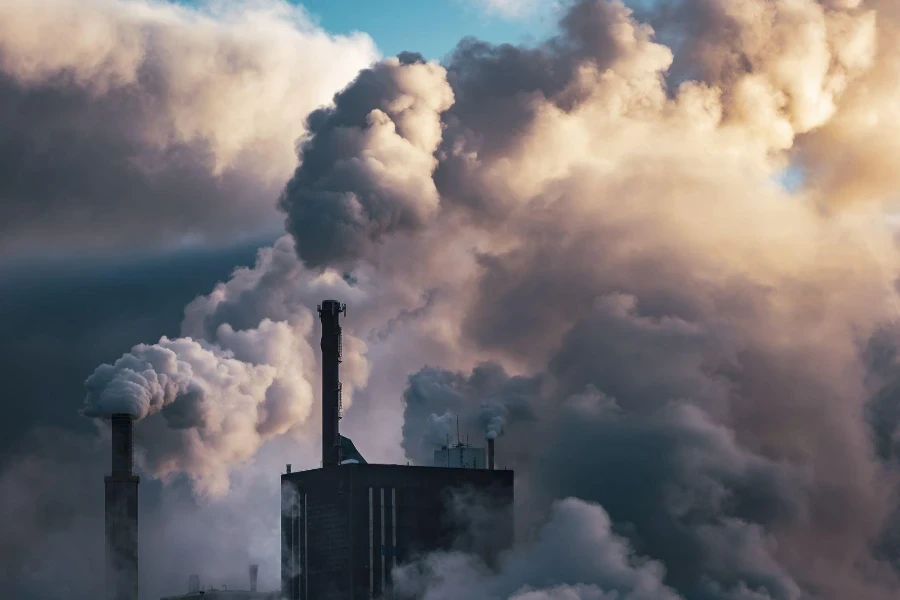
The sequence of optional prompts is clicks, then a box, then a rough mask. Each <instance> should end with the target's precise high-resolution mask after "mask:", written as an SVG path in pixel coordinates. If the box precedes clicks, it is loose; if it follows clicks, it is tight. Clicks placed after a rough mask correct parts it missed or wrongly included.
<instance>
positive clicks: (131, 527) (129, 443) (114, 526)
mask: <svg viewBox="0 0 900 600" xmlns="http://www.w3.org/2000/svg"><path fill="white" fill-rule="evenodd" d="M110 424H111V426H112V472H111V473H110V474H109V475H107V476H106V477H105V478H104V481H105V483H106V598H107V600H137V597H138V483H139V482H140V479H139V478H138V476H137V475H135V474H134V473H133V465H134V437H133V427H134V419H133V417H132V416H131V415H128V414H122V413H117V414H114V415H112V417H110Z"/></svg>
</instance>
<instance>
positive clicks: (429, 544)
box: [105, 300, 514, 600]
mask: <svg viewBox="0 0 900 600" xmlns="http://www.w3.org/2000/svg"><path fill="white" fill-rule="evenodd" d="M341 314H344V315H346V305H344V304H342V303H340V302H337V301H335V300H326V301H325V302H323V303H322V304H321V305H320V306H319V315H320V319H321V322H322V342H321V344H322V345H321V347H322V467H321V468H319V469H311V470H308V471H301V472H294V473H292V472H291V470H290V465H288V468H287V473H286V474H284V475H282V476H281V486H282V500H281V534H282V540H281V585H282V589H281V590H280V591H277V592H270V593H265V592H258V591H257V590H256V579H257V568H256V566H255V565H254V566H251V569H250V589H249V590H227V589H224V588H223V589H213V588H207V589H201V587H200V581H199V577H198V576H196V575H192V576H191V577H190V578H189V583H188V589H187V594H184V595H180V596H170V597H168V598H164V599H163V600H198V599H201V598H202V599H203V600H276V599H277V600H359V599H363V598H366V599H369V600H373V599H374V598H385V599H388V598H394V597H395V595H394V593H393V590H392V586H391V581H392V575H391V571H392V569H393V568H394V567H396V566H398V565H400V564H402V563H404V562H407V561H409V560H411V559H415V558H416V557H417V556H421V555H422V554H425V553H428V552H432V551H435V550H440V549H449V548H457V549H461V550H466V551H472V552H476V553H478V554H479V555H480V556H482V557H483V558H484V559H485V561H486V562H487V563H488V564H490V563H491V562H492V561H493V559H494V558H495V557H496V556H497V555H498V554H499V553H500V552H501V551H502V550H504V549H505V548H507V547H509V546H510V545H511V544H512V537H513V527H512V523H513V514H512V505H513V479H514V475H513V472H512V471H509V470H495V469H494V439H493V438H492V437H490V438H489V439H488V448H487V455H486V457H485V451H484V449H483V448H474V447H472V446H469V445H468V444H462V443H460V442H459V440H458V441H457V444H456V445H455V446H450V445H449V444H448V445H447V446H446V447H444V448H441V449H439V450H437V451H436V452H435V455H434V456H435V464H434V465H433V466H409V465H406V466H403V465H379V464H369V463H368V462H367V461H366V460H365V458H363V456H362V454H361V453H360V452H359V451H358V450H357V448H356V447H355V445H354V444H353V442H352V441H351V440H350V439H348V438H346V437H344V436H342V435H341V434H340V426H339V425H340V419H341V416H342V414H341V412H342V407H341V382H340V372H339V369H340V363H341V346H342V344H341V327H340V321H339V319H340V315H341ZM111 427H112V470H111V473H110V474H109V475H107V476H106V477H105V484H106V527H105V537H106V599H107V600H138V484H139V482H140V480H139V478H138V476H137V475H135V474H134V471H133V466H134V443H133V417H132V416H131V415H127V414H115V415H112V417H111ZM457 437H458V436H457ZM470 502H475V503H476V504H477V507H478V510H477V511H473V513H474V514H477V515H479V516H483V515H485V514H487V515H489V518H488V519H487V522H484V521H481V522H479V527H477V528H473V527H471V525H472V523H471V522H470V520H471V517H472V515H470V514H468V513H467V508H468V507H470V506H473V505H472V504H470ZM273 518H276V517H275V515H273ZM476 529H477V530H478V532H477V533H474V534H473V531H475V530H476ZM485 530H488V534H487V535H484V531H485Z"/></svg>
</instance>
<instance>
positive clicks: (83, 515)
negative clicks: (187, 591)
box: [0, 245, 256, 600]
mask: <svg viewBox="0 0 900 600" xmlns="http://www.w3.org/2000/svg"><path fill="white" fill-rule="evenodd" d="M255 251H256V248H255V245H254V246H249V247H244V248H235V249H233V250H230V251H223V252H219V253H206V252H200V253H181V254H173V255H167V256H163V257H160V258H156V259H146V258H145V259H143V260H140V261H128V262H122V261H106V262H105V263H97V262H90V261H77V262H74V263H73V262H68V261H59V262H55V263H52V264H46V263H40V262H37V261H31V262H29V263H26V264H20V265H17V266H16V267H6V268H5V269H4V270H3V271H2V275H0V373H2V376H3V381H4V387H5V389H6V392H5V393H6V396H5V397H6V398H7V401H6V402H5V403H4V418H3V420H2V424H3V427H2V431H0V455H2V457H3V459H2V461H0V498H2V500H0V502H2V513H0V514H2V517H0V531H3V536H2V537H3V543H2V548H0V552H2V556H0V569H2V570H0V585H2V587H3V588H4V589H5V590H7V593H8V594H9V595H10V597H15V598H35V599H47V600H50V599H55V598H60V599H62V598H75V599H76V600H81V599H82V598H84V599H85V600H86V599H88V598H95V597H97V594H99V593H101V592H102V581H103V580H102V577H100V576H98V573H101V572H102V552H103V538H102V526H103V512H102V511H103V475H104V473H105V472H106V471H107V470H108V469H109V445H108V441H107V439H105V438H104V437H102V436H101V437H98V436H97V435H96V433H95V431H96V430H95V427H94V425H93V424H92V422H91V421H89V420H88V419H85V418H84V417H82V416H80V415H79V414H78V407H79V406H80V404H81V402H82V401H83V398H84V379H85V377H86V375H87V374H89V373H90V372H91V371H92V370H93V369H94V367H96V365H97V364H99V363H101V362H104V361H109V360H113V359H114V358H115V357H117V356H119V355H120V354H121V353H122V352H123V351H125V350H127V349H128V348H130V347H131V346H133V345H134V344H135V343H138V342H139V341H142V340H145V339H148V338H149V339H158V338H159V336H161V335H164V334H169V335H174V334H177V333H178V331H179V328H180V323H181V320H182V318H183V314H184V306H185V304H186V303H187V302H189V301H190V300H191V299H193V298H194V297H195V296H196V295H197V294H199V293H201V292H204V291H206V290H208V289H209V288H210V286H211V285H213V284H214V283H215V282H216V281H217V280H220V279H224V278H226V277H227V276H228V274H229V273H230V272H231V271H232V269H233V268H234V267H235V265H240V264H250V263H252V261H253V257H254V255H255ZM48 373H52V376H49V375H48ZM142 490H143V491H142V502H143V504H142V518H145V517H147V518H148V522H152V521H153V519H154V518H157V519H160V520H164V518H163V517H162V516H161V515H160V516H156V517H154V516H153V515H154V514H155V513H157V511H158V510H159V494H158V490H156V491H154V486H153V483H152V482H151V481H145V482H144V484H143V486H142ZM241 562H245V561H244V559H242V561H241ZM147 564H148V565H151V564H153V561H148V562H147ZM179 576H180V573H179ZM163 579H165V577H163ZM162 583H164V582H152V586H151V588H152V589H158V588H155V587H153V586H156V585H159V584H162ZM163 589H171V588H163ZM178 589H180V586H179V587H178V588H176V589H175V590H172V591H177V590H178Z"/></svg>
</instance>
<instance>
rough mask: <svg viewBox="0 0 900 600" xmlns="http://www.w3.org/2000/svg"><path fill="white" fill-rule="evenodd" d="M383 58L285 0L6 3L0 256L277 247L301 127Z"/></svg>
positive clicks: (1, 44) (1, 33)
mask: <svg viewBox="0 0 900 600" xmlns="http://www.w3.org/2000/svg"><path fill="white" fill-rule="evenodd" d="M376 58H377V53H376V49H375V48H374V44H373V43H372V41H371V39H369V38H368V37H367V36H365V35H362V34H358V35H354V36H350V37H338V36H330V35H328V34H326V33H325V32H324V31H322V30H320V29H318V28H317V27H315V26H314V25H313V23H312V21H311V18H310V17H309V16H308V15H307V14H306V13H305V12H304V11H303V9H302V8H299V7H297V6H293V5H292V4H289V3H288V2H286V1H284V0H259V1H255V2H248V3H229V2H216V1H209V2H207V1H205V0H201V1H200V2H191V3H187V5H185V3H179V4H175V3H169V2H160V1H158V0H47V1H45V2H17V1H15V0H4V1H3V2H0V156H2V158H3V160H2V163H3V167H2V170H0V197H2V198H3V202H2V204H0V258H5V257H7V256H16V255H21V254H30V253H34V252H35V251H37V252H39V253H46V252H52V251H61V250H65V249H66V248H70V247H72V246H76V247H79V248H85V247H98V248H100V249H108V248H110V247H115V248H117V249H120V250H121V249H127V250H129V251H133V250H134V247H135V245H136V244H137V245H138V246H139V247H143V248H146V247H147V246H162V247H166V248H169V247H171V246H172V245H178V244H197V243H204V242H205V243H220V244H221V243H222V242H225V241H227V242H229V243H231V242H233V241H234V239H235V238H236V237H251V238H259V237H260V236H266V238H267V241H268V240H270V239H273V238H274V237H276V236H277V234H278V230H279V220H280V218H279V215H278V213H277V210H276V208H275V204H274V202H273V198H274V197H276V196H277V194H278V190H279V189H280V187H281V186H282V185H283V184H284V181H285V179H286V178H287V177H289V176H290V173H291V171H292V170H293V168H294V166H295V161H296V156H295V153H294V147H295V142H296V140H297V138H298V137H299V136H301V135H303V133H304V131H305V119H306V117H307V115H308V114H309V112H310V111H312V110H314V109H316V108H317V107H319V106H320V105H322V104H325V103H327V102H329V101H330V99H331V97H332V95H333V94H334V93H335V91H337V90H338V89H340V87H341V86H343V85H345V84H346V83H347V82H348V81H349V80H350V79H352V77H353V76H354V75H355V74H356V72H357V71H358V70H359V69H360V68H362V67H364V66H366V65H368V64H370V63H371V62H372V61H373V60H375V59H376Z"/></svg>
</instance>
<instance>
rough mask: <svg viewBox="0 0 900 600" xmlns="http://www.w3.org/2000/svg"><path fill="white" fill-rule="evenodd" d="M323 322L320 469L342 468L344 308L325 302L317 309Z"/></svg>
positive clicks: (337, 303)
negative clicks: (342, 333)
mask: <svg viewBox="0 0 900 600" xmlns="http://www.w3.org/2000/svg"><path fill="white" fill-rule="evenodd" d="M318 310H319V319H320V320H321V321H322V346H321V347H322V467H335V466H337V465H339V464H341V434H340V419H341V380H340V365H341V352H342V348H341V323H340V315H341V313H343V314H344V315H346V314H347V305H346V304H343V303H342V302H338V301H337V300H325V301H324V302H322V304H321V305H320V306H319V307H318Z"/></svg>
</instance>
